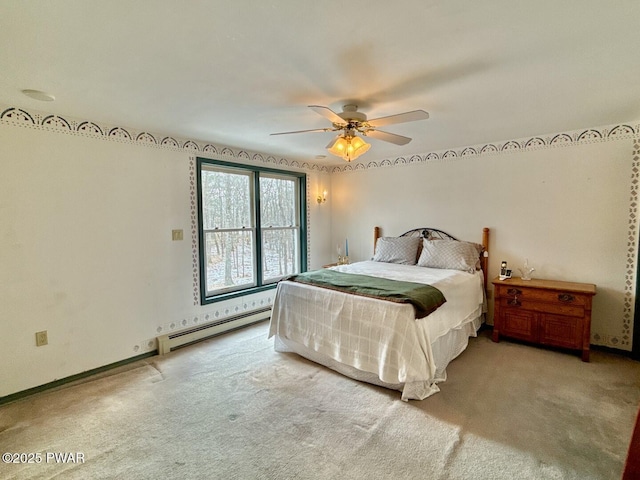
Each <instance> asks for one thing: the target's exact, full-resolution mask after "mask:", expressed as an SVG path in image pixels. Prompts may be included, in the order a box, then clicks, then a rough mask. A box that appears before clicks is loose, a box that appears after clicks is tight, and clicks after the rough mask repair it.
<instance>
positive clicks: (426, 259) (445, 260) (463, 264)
mask: <svg viewBox="0 0 640 480" xmlns="http://www.w3.org/2000/svg"><path fill="white" fill-rule="evenodd" d="M480 252H482V245H479V244H477V243H471V242H461V241H458V240H427V239H424V240H423V242H422V253H421V254H420V258H419V259H418V266H420V267H431V268H448V269H451V270H462V271H464V272H469V273H473V272H475V271H476V270H477V269H478V268H480Z"/></svg>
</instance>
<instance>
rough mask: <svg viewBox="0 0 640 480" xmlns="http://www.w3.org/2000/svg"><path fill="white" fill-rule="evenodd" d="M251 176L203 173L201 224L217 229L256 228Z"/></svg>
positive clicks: (231, 173)
mask: <svg viewBox="0 0 640 480" xmlns="http://www.w3.org/2000/svg"><path fill="white" fill-rule="evenodd" d="M251 203H252V202H251V174H250V173H244V172H240V173H234V172H230V171H211V170H205V169H203V170H202V223H203V226H204V229H205V230H212V229H214V228H241V227H253V222H252V221H251V219H252V215H251Z"/></svg>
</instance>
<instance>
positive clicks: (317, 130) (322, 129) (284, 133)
mask: <svg viewBox="0 0 640 480" xmlns="http://www.w3.org/2000/svg"><path fill="white" fill-rule="evenodd" d="M334 130H335V128H314V129H313V130H295V131H293V132H279V133H271V134H270V135H289V134H290V133H310V132H333V131H334Z"/></svg>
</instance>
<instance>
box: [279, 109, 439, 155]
mask: <svg viewBox="0 0 640 480" xmlns="http://www.w3.org/2000/svg"><path fill="white" fill-rule="evenodd" d="M309 108H311V109H312V110H313V111H314V112H316V113H318V114H320V115H322V116H323V117H325V118H326V119H328V120H329V121H330V122H331V124H332V126H331V127H327V128H316V129H312V130H296V131H293V132H280V133H272V134H271V135H289V134H291V133H310V132H337V131H341V132H342V133H340V134H339V135H338V136H337V137H336V138H335V139H333V140H332V141H331V142H330V143H329V144H328V145H327V149H328V150H329V152H331V153H332V154H334V155H337V156H339V157H342V158H343V159H344V160H346V161H347V162H350V161H352V160H355V159H356V158H357V157H359V156H360V155H362V154H363V153H364V152H366V151H367V150H369V148H370V147H371V145H369V144H368V143H366V142H365V141H364V140H363V139H361V138H360V137H358V136H357V134H358V133H359V134H361V135H363V136H365V137H372V138H376V139H378V140H382V141H384V142H390V143H393V144H395V145H406V144H407V143H409V142H410V141H411V139H410V138H409V137H403V136H402V135H397V134H395V133H389V132H384V131H382V130H378V127H384V126H386V125H393V124H395V123H406V122H415V121H417V120H426V119H427V118H429V114H428V113H427V112H425V111H424V110H413V111H411V112H405V113H399V114H397V115H389V116H387V117H379V118H374V119H372V120H367V116H366V115H365V114H364V113H362V112H359V111H358V106H357V105H353V104H348V105H344V107H343V108H342V112H340V113H336V112H334V111H333V110H331V109H330V108H328V107H323V106H321V105H309Z"/></svg>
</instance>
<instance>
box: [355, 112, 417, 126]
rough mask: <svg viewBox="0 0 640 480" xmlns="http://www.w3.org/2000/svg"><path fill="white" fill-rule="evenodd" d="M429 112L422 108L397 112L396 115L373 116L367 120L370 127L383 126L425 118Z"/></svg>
mask: <svg viewBox="0 0 640 480" xmlns="http://www.w3.org/2000/svg"><path fill="white" fill-rule="evenodd" d="M427 118H429V114H428V113H427V112H425V111H424V110H413V111H411V112H405V113H399V114H397V115H389V116H388V117H380V118H374V119H372V120H367V123H368V124H369V125H371V126H372V127H384V126H385V125H392V124H394V123H405V122H415V121H417V120H426V119H427Z"/></svg>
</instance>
